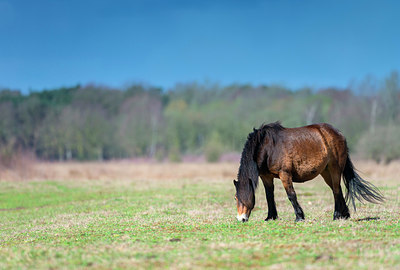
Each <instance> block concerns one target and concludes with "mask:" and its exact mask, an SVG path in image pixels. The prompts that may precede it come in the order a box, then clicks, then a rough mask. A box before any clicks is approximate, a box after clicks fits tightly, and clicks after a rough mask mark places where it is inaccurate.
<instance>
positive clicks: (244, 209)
mask: <svg viewBox="0 0 400 270" xmlns="http://www.w3.org/2000/svg"><path fill="white" fill-rule="evenodd" d="M233 184H234V185H235V188H236V194H235V200H236V207H237V211H238V214H237V220H238V221H242V222H246V221H248V220H249V217H250V214H251V210H253V208H254V204H255V196H254V188H253V183H252V182H251V180H250V179H249V181H235V180H233Z"/></svg>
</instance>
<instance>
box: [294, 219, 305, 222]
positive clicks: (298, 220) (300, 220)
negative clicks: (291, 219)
mask: <svg viewBox="0 0 400 270" xmlns="http://www.w3.org/2000/svg"><path fill="white" fill-rule="evenodd" d="M303 221H304V218H296V222H303Z"/></svg>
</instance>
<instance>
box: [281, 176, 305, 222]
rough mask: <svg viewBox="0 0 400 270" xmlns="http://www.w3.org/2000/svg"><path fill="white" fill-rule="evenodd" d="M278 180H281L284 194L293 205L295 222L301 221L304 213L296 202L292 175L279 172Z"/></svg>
mask: <svg viewBox="0 0 400 270" xmlns="http://www.w3.org/2000/svg"><path fill="white" fill-rule="evenodd" d="M279 178H280V179H281V181H282V184H283V187H284V188H285V190H286V194H287V196H288V199H289V201H290V202H291V203H292V205H293V208H294V213H295V214H296V221H303V220H304V212H303V209H301V206H300V204H299V203H298V201H297V196H296V192H295V191H294V188H293V182H292V175H291V174H289V173H287V172H281V173H279Z"/></svg>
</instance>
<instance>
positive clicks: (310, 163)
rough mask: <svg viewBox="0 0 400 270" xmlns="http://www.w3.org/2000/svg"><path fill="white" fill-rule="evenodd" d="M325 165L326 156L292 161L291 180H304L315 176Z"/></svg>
mask: <svg viewBox="0 0 400 270" xmlns="http://www.w3.org/2000/svg"><path fill="white" fill-rule="evenodd" d="M326 165H327V158H320V159H315V158H311V159H297V162H293V168H292V181H293V182H305V181H308V180H311V179H314V178H315V177H317V176H318V175H319V174H320V173H321V172H322V171H323V170H324V169H325V168H326Z"/></svg>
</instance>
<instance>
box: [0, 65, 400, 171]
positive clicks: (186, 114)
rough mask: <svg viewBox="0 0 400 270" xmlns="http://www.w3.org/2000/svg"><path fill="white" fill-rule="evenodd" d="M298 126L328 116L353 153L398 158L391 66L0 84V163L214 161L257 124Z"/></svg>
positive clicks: (398, 97) (399, 89)
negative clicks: (292, 77) (319, 76)
mask: <svg viewBox="0 0 400 270" xmlns="http://www.w3.org/2000/svg"><path fill="white" fill-rule="evenodd" d="M278 120H279V121H281V122H282V124H283V126H286V127H296V126H302V125H306V124H310V123H318V122H327V123H330V124H332V125H334V126H335V127H336V128H338V129H339V130H341V131H342V132H343V134H344V135H345V136H346V138H347V141H348V145H349V148H350V151H351V152H352V153H354V154H356V155H358V156H359V157H360V158H365V159H373V160H376V161H378V162H385V163H386V162H390V161H391V160H394V159H398V158H400V140H399V138H400V125H399V124H400V83H399V75H398V73H397V72H395V71H394V72H392V73H391V74H389V75H388V76H387V77H386V78H384V79H382V80H377V79H374V78H373V77H371V76H369V77H366V78H365V79H364V80H362V81H361V82H359V83H354V84H353V85H352V86H350V87H349V89H337V88H334V87H331V88H325V89H312V88H303V89H298V90H292V89H289V88H287V87H284V86H279V85H268V86H267V85H260V86H253V85H241V84H232V85H229V86H220V85H218V84H214V83H207V82H205V83H186V84H177V85H176V86H175V87H173V88H171V89H168V90H166V89H161V88H156V87H152V86H145V85H141V84H136V85H135V84H134V85H130V86H127V87H124V88H121V89H114V88H109V87H105V86H99V85H86V86H80V85H77V86H74V87H63V88H58V89H50V90H42V91H33V92H31V93H29V94H22V93H21V92H20V91H18V90H11V89H5V88H4V89H0V164H3V165H4V164H5V165H7V164H10V163H11V162H12V160H13V159H14V158H15V157H16V156H18V155H21V154H23V155H26V154H30V155H33V156H35V157H36V158H39V159H42V160H59V161H63V160H72V159H73V160H108V159H121V158H132V157H151V158H154V159H157V160H160V161H161V160H165V159H168V160H170V161H180V160H181V157H182V156H183V155H205V156H206V158H207V160H208V161H217V160H218V159H219V157H220V156H221V154H223V153H226V152H240V151H241V150H242V147H243V144H244V142H245V140H246V137H247V134H248V133H249V132H251V131H252V129H253V127H256V128H257V127H259V126H260V125H261V124H262V123H269V122H275V121H278Z"/></svg>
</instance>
